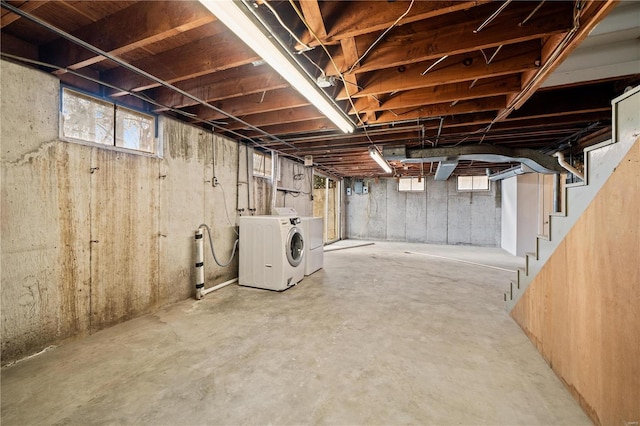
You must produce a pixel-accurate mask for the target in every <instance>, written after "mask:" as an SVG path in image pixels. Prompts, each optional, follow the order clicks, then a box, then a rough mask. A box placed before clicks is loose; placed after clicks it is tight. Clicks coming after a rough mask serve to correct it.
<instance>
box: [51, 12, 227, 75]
mask: <svg viewBox="0 0 640 426" xmlns="http://www.w3.org/2000/svg"><path fill="white" fill-rule="evenodd" d="M141 18H144V19H141ZM214 21H215V16H213V15H212V14H211V13H210V12H209V11H208V10H207V9H205V8H204V7H203V6H201V5H200V4H199V3H198V2H185V1H142V2H137V3H135V4H133V5H132V6H129V7H127V8H125V9H122V10H120V11H119V12H116V13H114V14H113V15H109V16H106V17H105V18H103V19H101V20H99V21H98V22H95V23H93V24H90V25H87V26H84V27H83V28H81V29H80V30H78V31H76V32H74V33H73V35H74V36H76V37H78V38H79V39H81V40H84V41H86V42H87V43H89V44H91V45H93V46H96V47H98V48H100V49H102V50H104V51H106V52H109V53H111V54H113V55H116V56H120V55H123V54H124V53H127V52H130V51H132V50H134V49H138V48H141V47H144V46H147V45H149V44H151V43H157V42H159V41H161V40H163V39H166V38H168V37H173V36H175V35H177V34H180V33H183V32H185V31H188V30H191V29H193V28H196V27H200V26H202V25H205V24H209V23H212V22H214ZM214 27H215V29H214V30H213V34H212V35H214V34H217V33H220V32H222V31H224V30H225V27H224V26H223V25H222V24H221V23H216V24H215V25H214ZM41 57H42V59H43V60H44V61H46V62H50V63H54V64H56V65H59V66H61V67H66V68H71V69H79V68H83V67H87V66H89V65H92V64H95V63H97V62H100V61H103V60H104V57H102V56H96V55H95V54H93V53H92V52H89V51H88V50H86V49H84V48H83V47H81V46H79V45H77V44H75V43H73V42H71V41H69V40H66V39H62V38H60V39H57V40H55V41H53V42H51V43H49V44H48V45H45V46H44V47H43V48H42V49H41Z"/></svg>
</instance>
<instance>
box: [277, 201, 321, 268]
mask: <svg viewBox="0 0 640 426" xmlns="http://www.w3.org/2000/svg"><path fill="white" fill-rule="evenodd" d="M271 213H272V214H273V215H274V216H297V214H298V213H297V212H296V210H295V209H293V208H292V207H275V208H274V209H273V210H272V212H271ZM300 220H301V224H300V228H302V237H303V238H304V242H305V245H306V248H305V254H304V274H305V275H311V274H313V273H314V272H316V271H317V270H318V269H322V267H323V266H324V239H323V229H324V221H323V219H322V218H321V217H304V216H303V217H301V218H300Z"/></svg>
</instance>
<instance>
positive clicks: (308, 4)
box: [300, 0, 327, 40]
mask: <svg viewBox="0 0 640 426" xmlns="http://www.w3.org/2000/svg"><path fill="white" fill-rule="evenodd" d="M300 7H301V8H302V14H303V15H304V19H305V21H307V24H308V25H309V27H310V28H311V30H313V32H314V33H315V34H316V36H317V37H318V38H319V39H320V40H324V39H326V38H327V30H326V28H325V26H324V19H323V18H322V12H321V11H320V5H318V0H301V1H300ZM311 37H312V39H313V40H315V37H313V36H311Z"/></svg>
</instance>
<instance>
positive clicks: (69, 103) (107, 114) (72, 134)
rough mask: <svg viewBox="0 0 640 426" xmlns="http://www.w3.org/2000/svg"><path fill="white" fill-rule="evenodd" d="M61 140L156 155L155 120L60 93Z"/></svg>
mask: <svg viewBox="0 0 640 426" xmlns="http://www.w3.org/2000/svg"><path fill="white" fill-rule="evenodd" d="M60 132H61V137H62V139H65V140H70V141H72V142H89V143H90V144H99V145H101V146H105V147H106V146H109V147H114V148H124V149H125V150H127V151H133V152H143V153H148V154H156V146H157V141H156V138H155V133H156V117H155V116H153V115H150V114H145V113H143V112H139V111H135V110H133V109H130V108H125V107H123V106H120V105H116V104H114V103H112V102H108V101H106V100H103V99H98V98H96V97H93V96H90V95H87V94H84V93H80V92H77V91H75V90H71V89H69V88H66V87H65V88H63V89H62V111H61V125H60Z"/></svg>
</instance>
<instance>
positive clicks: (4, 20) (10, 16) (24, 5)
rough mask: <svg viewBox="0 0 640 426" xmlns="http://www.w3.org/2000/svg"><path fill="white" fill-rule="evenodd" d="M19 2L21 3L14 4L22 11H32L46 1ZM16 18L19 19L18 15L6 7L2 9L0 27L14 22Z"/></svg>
mask: <svg viewBox="0 0 640 426" xmlns="http://www.w3.org/2000/svg"><path fill="white" fill-rule="evenodd" d="M20 3H21V4H20V5H15V4H14V6H16V7H17V8H19V9H20V10H22V11H24V12H27V13H32V12H34V11H35V10H36V9H38V8H39V7H40V6H42V5H44V4H46V3H47V2H46V1H23V2H20ZM18 19H20V16H19V15H16V14H15V13H12V12H9V11H8V10H6V9H2V17H1V18H0V28H4V27H6V26H7V25H9V24H12V23H14V22H15V21H17V20H18Z"/></svg>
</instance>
